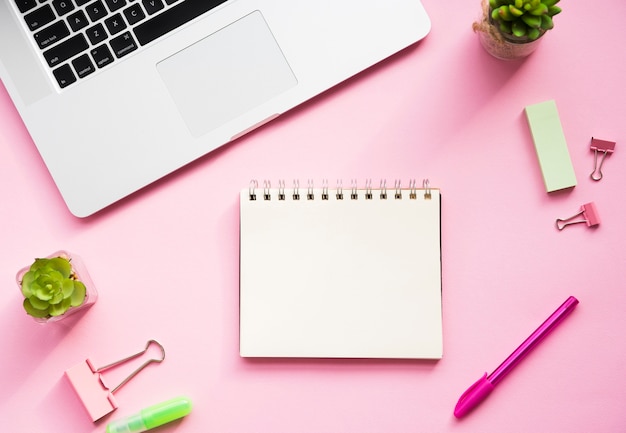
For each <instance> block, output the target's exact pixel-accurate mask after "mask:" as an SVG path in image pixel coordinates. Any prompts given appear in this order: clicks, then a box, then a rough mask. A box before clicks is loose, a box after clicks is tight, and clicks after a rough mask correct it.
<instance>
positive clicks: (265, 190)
mask: <svg viewBox="0 0 626 433" xmlns="http://www.w3.org/2000/svg"><path fill="white" fill-rule="evenodd" d="M271 189H272V184H271V183H270V181H269V180H264V181H263V200H271V199H272V195H271V194H270V190H271Z"/></svg>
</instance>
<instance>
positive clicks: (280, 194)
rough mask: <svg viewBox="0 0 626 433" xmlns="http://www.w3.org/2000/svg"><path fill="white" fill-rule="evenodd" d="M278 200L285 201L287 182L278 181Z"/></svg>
mask: <svg viewBox="0 0 626 433" xmlns="http://www.w3.org/2000/svg"><path fill="white" fill-rule="evenodd" d="M278 200H281V201H282V200H285V181H284V180H279V181H278Z"/></svg>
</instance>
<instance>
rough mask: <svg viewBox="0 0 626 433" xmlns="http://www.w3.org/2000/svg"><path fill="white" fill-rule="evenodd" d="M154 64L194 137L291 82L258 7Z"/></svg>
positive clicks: (229, 118) (290, 84)
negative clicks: (257, 9)
mask: <svg viewBox="0 0 626 433" xmlns="http://www.w3.org/2000/svg"><path fill="white" fill-rule="evenodd" d="M157 69H158V71H159V73H160V74H161V77H162V78H163V80H164V81H165V84H166V85H167V88H168V90H169V91H170V93H171V95H172V97H173V98H174V101H175V102H176V105H177V107H178V110H179V111H180V113H181V114H182V116H183V118H184V119H185V122H186V123H187V126H188V127H189V130H190V131H191V133H192V134H193V135H194V136H195V137H199V136H201V135H203V134H205V133H207V132H209V131H211V130H213V129H215V128H217V127H219V126H221V125H223V124H224V123H226V122H228V121H229V120H231V119H233V118H235V117H237V116H240V115H242V114H244V113H246V112H247V111H249V110H251V109H253V108H255V107H257V106H259V105H260V104H262V103H264V102H266V101H268V100H270V99H271V98H273V97H274V96H276V95H278V94H280V93H282V92H284V91H285V90H287V89H289V88H291V87H293V86H295V85H296V83H297V80H296V77H295V76H294V74H293V72H292V71H291V68H290V67H289V64H288V63H287V60H286V59H285V57H284V56H283V53H282V51H281V50H280V47H279V46H278V44H277V43H276V40H275V39H274V36H273V35H272V33H271V31H270V29H269V28H268V26H267V24H266V22H265V19H264V18H263V16H262V15H261V12H259V11H255V12H252V13H251V14H249V15H246V16H245V17H243V18H241V19H240V20H238V21H235V22H234V23H232V24H230V25H228V26H227V27H225V28H223V29H221V30H219V31H217V32H216V33H213V34H212V35H210V36H207V37H206V38H204V39H202V40H200V41H198V42H196V43H194V44H193V45H191V46H189V47H187V48H185V49H184V50H182V51H180V52H178V53H176V54H174V55H173V56H171V57H169V58H167V59H165V60H163V61H161V62H159V63H158V64H157Z"/></svg>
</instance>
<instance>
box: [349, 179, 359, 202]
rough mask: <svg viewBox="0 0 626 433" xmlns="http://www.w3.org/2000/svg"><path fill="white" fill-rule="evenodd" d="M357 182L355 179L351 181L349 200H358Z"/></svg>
mask: <svg viewBox="0 0 626 433" xmlns="http://www.w3.org/2000/svg"><path fill="white" fill-rule="evenodd" d="M357 183H358V182H357V180H356V179H352V191H351V192H350V199H351V200H358V198H359V191H358V188H357Z"/></svg>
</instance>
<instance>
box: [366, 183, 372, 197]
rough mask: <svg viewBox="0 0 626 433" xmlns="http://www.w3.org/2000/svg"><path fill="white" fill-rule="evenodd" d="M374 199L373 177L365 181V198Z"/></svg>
mask: <svg viewBox="0 0 626 433" xmlns="http://www.w3.org/2000/svg"><path fill="white" fill-rule="evenodd" d="M371 199H372V179H367V180H366V181H365V200H371Z"/></svg>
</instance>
